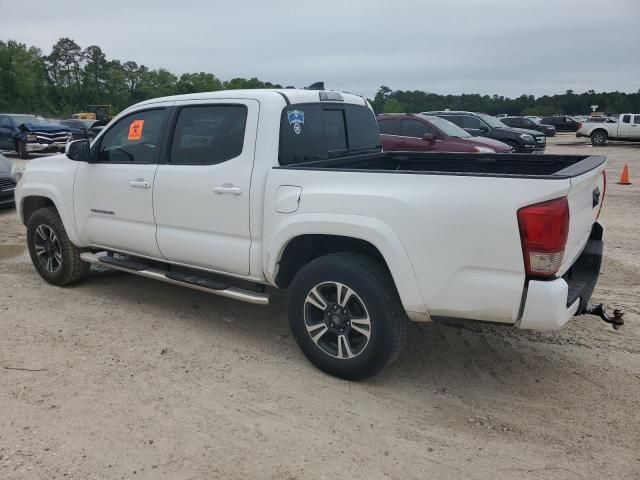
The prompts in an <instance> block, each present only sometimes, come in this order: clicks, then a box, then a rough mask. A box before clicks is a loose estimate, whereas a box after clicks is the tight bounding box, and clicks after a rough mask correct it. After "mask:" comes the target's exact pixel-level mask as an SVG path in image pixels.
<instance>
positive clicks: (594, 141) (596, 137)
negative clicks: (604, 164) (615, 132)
mask: <svg viewBox="0 0 640 480" xmlns="http://www.w3.org/2000/svg"><path fill="white" fill-rule="evenodd" d="M607 139H608V135H607V132H605V131H604V130H596V131H595V132H593V133H592V134H591V145H593V146H594V147H600V146H602V145H604V144H605V143H607Z"/></svg>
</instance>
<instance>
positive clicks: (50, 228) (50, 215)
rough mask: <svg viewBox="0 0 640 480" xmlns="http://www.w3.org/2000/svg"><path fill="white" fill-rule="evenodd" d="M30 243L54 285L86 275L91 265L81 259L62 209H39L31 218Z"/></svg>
mask: <svg viewBox="0 0 640 480" xmlns="http://www.w3.org/2000/svg"><path fill="white" fill-rule="evenodd" d="M27 245H28V247H29V254H30V255H31V261H32V262H33V265H34V266H35V267H36V270H37V271H38V273H39V274H40V276H41V277H42V278H43V279H45V280H46V281H47V282H49V283H52V284H54V285H60V286H62V285H69V284H71V283H75V282H78V281H79V280H81V279H83V278H84V277H86V276H87V274H88V273H89V269H90V268H91V265H90V264H89V263H87V262H83V261H82V260H80V253H81V250H80V249H79V248H77V247H76V246H75V245H73V244H72V243H71V241H70V240H69V237H68V236H67V232H66V231H65V229H64V225H63V224H62V220H61V219H60V215H59V214H58V211H57V210H56V209H55V208H53V207H47V208H41V209H39V210H36V211H35V212H34V213H33V215H31V217H30V218H29V220H28V222H27Z"/></svg>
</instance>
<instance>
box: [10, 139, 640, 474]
mask: <svg viewBox="0 0 640 480" xmlns="http://www.w3.org/2000/svg"><path fill="white" fill-rule="evenodd" d="M550 141H551V145H550V147H549V148H548V149H547V151H548V153H567V154H570V153H576V154H584V153H592V152H596V151H597V152H598V153H603V154H605V155H607V156H608V158H609V166H608V169H607V173H608V178H609V185H608V188H607V198H606V201H605V207H604V211H603V214H602V220H603V223H604V224H605V226H606V229H607V231H606V251H605V254H606V257H605V262H604V266H603V271H602V276H601V280H600V283H599V285H598V288H597V289H596V292H595V294H594V299H597V300H599V301H605V302H608V303H610V304H611V305H615V306H619V307H621V308H623V309H625V310H626V312H627V313H626V321H627V325H626V326H625V327H623V328H622V329H621V330H618V331H614V330H613V329H612V328H611V327H609V326H608V325H606V324H605V323H603V322H602V321H600V320H598V319H597V318H595V317H591V316H586V317H579V318H575V319H574V321H573V322H572V323H571V324H570V325H569V326H568V327H567V328H565V329H563V330H561V331H559V332H549V333H534V332H529V331H520V330H516V329H509V328H499V327H494V326H490V325H477V324H471V325H465V326H463V327H452V326H447V325H442V324H422V325H417V324H412V325H411V327H410V340H409V345H408V348H407V350H406V351H405V352H404V354H403V355H402V356H401V358H400V359H399V361H398V362H397V363H395V364H394V365H393V366H392V367H391V368H388V369H387V370H385V371H384V372H383V373H382V374H381V375H379V376H377V377H375V378H373V379H371V380H369V381H366V382H361V383H349V382H345V381H340V380H336V379H334V378H331V377H328V376H326V375H324V374H322V373H320V372H318V371H317V370H315V369H314V368H313V367H312V366H311V365H310V364H309V363H307V362H306V361H305V359H304V358H303V356H302V354H301V353H300V352H299V351H298V348H297V346H296V345H295V343H294V341H293V339H292V338H291V336H290V335H289V333H288V328H287V321H286V317H285V310H284V302H285V296H284V295H279V296H277V297H276V298H275V300H274V301H273V302H272V304H271V305H270V306H269V307H266V308H265V307H257V306H251V305H246V304H242V303H236V302H234V301H231V300H226V299H223V298H218V297H215V296H212V295H207V294H205V293H199V292H195V291H191V290H188V289H181V288H177V287H172V286H168V285H165V284H160V283H155V282H153V281H152V280H145V279H140V278H136V277H133V276H128V275H126V274H121V273H117V272H94V273H93V274H92V276H91V278H90V279H88V280H87V281H86V282H84V283H83V284H81V285H78V286H74V287H72V288H65V289H61V288H56V287H52V286H50V285H48V284H46V283H44V282H43V281H42V280H41V279H40V278H39V277H38V276H37V274H36V273H35V271H34V269H33V268H32V266H31V263H30V260H29V258H28V256H27V255H26V254H25V253H24V251H25V238H24V227H23V226H22V225H21V224H19V222H18V220H17V218H16V216H15V211H14V210H5V211H2V212H0V245H2V246H0V292H1V293H0V299H2V300H1V302H0V478H3V479H7V480H8V479H31V478H38V479H40V478H47V479H49V478H58V479H60V478H67V479H68V478H73V479H94V478H95V479H103V478H107V479H121V478H150V479H156V478H171V479H203V478H238V479H247V478H265V479H266V478H271V479H302V478H317V479H323V478H326V479H331V478H338V477H339V478H353V479H357V478H366V479H376V478H384V477H388V478H398V479H407V478H411V479H413V478H416V479H424V478H476V479H481V478H491V479H494V478H508V479H512V478H524V479H550V478H553V479H555V478H558V479H577V478H636V479H637V478H640V410H639V408H640V326H639V321H640V221H639V220H638V216H639V214H640V145H611V146H608V147H604V148H600V149H597V150H596V149H593V148H591V147H590V146H589V145H588V144H587V143H586V142H584V141H576V139H575V137H574V136H573V135H560V136H558V137H556V138H554V139H551V140H550ZM624 163H629V165H630V167H631V173H632V181H634V184H633V185H631V186H620V185H617V184H616V183H615V180H616V179H617V178H618V175H619V174H620V170H621V167H622V165H623V164H624ZM634 176H635V178H634ZM20 369H28V370H20Z"/></svg>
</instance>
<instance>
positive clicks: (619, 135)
mask: <svg viewBox="0 0 640 480" xmlns="http://www.w3.org/2000/svg"><path fill="white" fill-rule="evenodd" d="M576 136H577V137H589V138H591V143H592V144H593V145H594V146H600V145H604V144H605V143H607V141H608V140H624V141H627V142H640V113H623V114H622V115H620V116H619V117H618V121H617V122H614V123H609V122H605V123H599V122H598V123H595V122H588V121H587V122H584V123H580V124H579V126H578V131H577V132H576Z"/></svg>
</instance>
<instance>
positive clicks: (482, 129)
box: [478, 125, 489, 133]
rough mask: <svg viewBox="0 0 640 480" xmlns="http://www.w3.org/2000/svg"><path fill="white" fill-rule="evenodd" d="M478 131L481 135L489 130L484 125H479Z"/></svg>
mask: <svg viewBox="0 0 640 480" xmlns="http://www.w3.org/2000/svg"><path fill="white" fill-rule="evenodd" d="M478 130H480V131H481V132H482V133H487V132H488V131H489V128H488V127H487V126H486V125H480V127H478Z"/></svg>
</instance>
